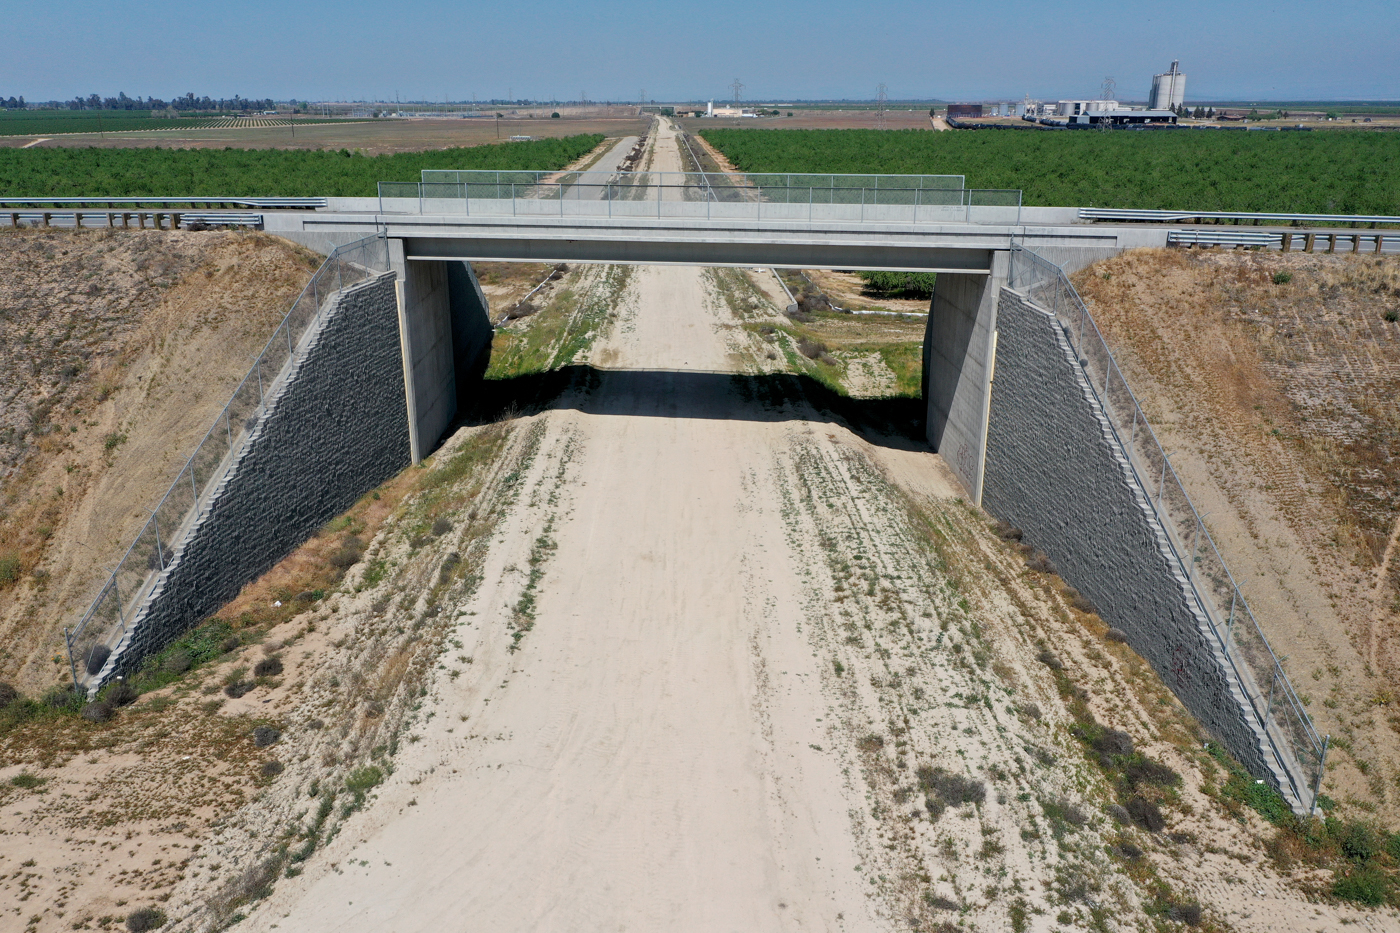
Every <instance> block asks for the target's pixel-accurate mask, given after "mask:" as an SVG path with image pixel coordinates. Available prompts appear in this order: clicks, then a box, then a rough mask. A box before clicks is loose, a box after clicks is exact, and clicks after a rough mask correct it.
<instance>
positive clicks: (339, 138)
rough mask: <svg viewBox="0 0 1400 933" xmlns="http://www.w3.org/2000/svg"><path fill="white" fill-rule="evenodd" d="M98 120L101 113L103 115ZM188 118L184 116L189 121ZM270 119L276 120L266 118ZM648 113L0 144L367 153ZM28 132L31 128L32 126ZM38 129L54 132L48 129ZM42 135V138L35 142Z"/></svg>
mask: <svg viewBox="0 0 1400 933" xmlns="http://www.w3.org/2000/svg"><path fill="white" fill-rule="evenodd" d="M102 119H103V122H104V125H105V122H106V120H107V117H106V116H105V115H104V116H103V118H102ZM193 122H194V121H190V123H191V124H193ZM270 122H271V123H275V124H277V123H281V121H278V120H271V121H270ZM648 123H649V120H648V119H644V118H639V117H637V116H635V115H634V116H621V115H616V114H592V113H588V114H583V115H579V116H569V115H568V114H567V112H566V115H565V116H564V117H563V118H561V119H558V120H551V119H522V118H510V117H508V118H506V119H503V120H501V126H500V130H499V136H498V135H497V128H496V125H495V121H494V120H417V119H405V120H387V119H381V120H331V121H327V122H315V121H309V122H305V121H302V120H300V119H298V120H297V121H296V122H295V124H294V125H285V124H283V125H272V126H251V127H248V126H243V127H211V128H204V129H201V128H197V127H195V126H193V125H186V124H184V123H181V124H180V125H178V126H176V127H175V128H172V129H165V130H161V131H159V132H149V131H135V130H131V131H126V132H114V131H113V130H112V129H111V128H110V127H108V128H107V130H106V132H105V133H104V134H101V135H99V134H98V133H97V132H95V130H96V127H95V126H94V127H93V130H94V132H91V133H76V134H70V135H64V136H54V137H52V138H45V137H44V136H43V135H42V134H39V135H27V136H7V135H4V134H0V149H3V148H7V147H10V148H19V147H21V146H32V148H34V149H57V148H83V149H85V148H89V147H97V148H100V149H143V148H144V149H151V148H157V147H159V148H162V149H172V148H174V149H225V148H233V149H312V150H315V149H350V150H352V151H360V152H363V153H364V154H366V155H384V154H389V153H396V152H419V151H422V150H424V149H452V148H465V147H470V146H481V145H490V144H492V143H496V142H499V141H501V140H504V139H507V138H508V137H510V136H533V137H536V138H551V139H552V138H558V137H563V136H579V135H588V134H592V133H601V134H602V135H604V136H636V135H640V133H641V132H642V131H643V130H644V128H645V127H646V126H647V125H648ZM32 132H35V133H37V132H38V131H37V130H33V131H32ZM44 132H54V131H52V130H47V131H44ZM38 139H43V140H44V141H43V142H37V143H36V142H35V141H36V140H38Z"/></svg>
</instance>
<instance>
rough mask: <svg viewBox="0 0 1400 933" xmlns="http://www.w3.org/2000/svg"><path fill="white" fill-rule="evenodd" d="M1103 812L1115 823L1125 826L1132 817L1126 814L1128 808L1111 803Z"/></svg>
mask: <svg viewBox="0 0 1400 933" xmlns="http://www.w3.org/2000/svg"><path fill="white" fill-rule="evenodd" d="M1104 811H1105V812H1106V813H1107V814H1108V815H1109V816H1111V817H1113V821H1114V822H1115V823H1122V824H1123V825H1124V826H1126V825H1128V824H1129V823H1131V822H1132V821H1133V818H1132V816H1131V815H1130V814H1129V813H1128V808H1127V807H1125V806H1123V805H1122V804H1118V803H1111V804H1109V805H1108V806H1107V807H1104Z"/></svg>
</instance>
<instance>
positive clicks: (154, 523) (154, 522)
mask: <svg viewBox="0 0 1400 933" xmlns="http://www.w3.org/2000/svg"><path fill="white" fill-rule="evenodd" d="M156 508H157V509H159V508H160V506H156ZM151 527H152V528H154V529H155V530H156V562H157V563H159V564H160V569H161V570H164V569H165V546H164V545H163V544H161V543H160V521H159V519H157V518H156V513H155V512H152V513H151Z"/></svg>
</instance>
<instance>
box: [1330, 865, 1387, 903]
mask: <svg viewBox="0 0 1400 933" xmlns="http://www.w3.org/2000/svg"><path fill="white" fill-rule="evenodd" d="M1389 889H1390V879H1388V878H1387V877H1386V876H1385V873H1384V872H1382V871H1381V870H1380V869H1378V868H1369V867H1368V868H1357V869H1354V870H1352V871H1350V872H1348V873H1347V874H1345V875H1342V876H1340V877H1338V878H1337V879H1336V880H1335V881H1333V882H1332V894H1333V895H1334V896H1335V897H1339V898H1341V899H1342V900H1344V901H1355V902H1356V903H1358V904H1365V905H1367V906H1368V907H1377V906H1379V905H1381V904H1383V903H1385V898H1386V894H1387V893H1388V891H1389Z"/></svg>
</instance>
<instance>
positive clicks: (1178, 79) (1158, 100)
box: [1147, 62, 1186, 110]
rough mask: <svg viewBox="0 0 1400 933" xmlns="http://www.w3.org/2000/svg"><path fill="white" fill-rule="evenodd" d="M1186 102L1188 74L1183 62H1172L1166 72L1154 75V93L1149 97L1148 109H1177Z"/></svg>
mask: <svg viewBox="0 0 1400 933" xmlns="http://www.w3.org/2000/svg"><path fill="white" fill-rule="evenodd" d="M1185 102H1186V75H1184V74H1182V73H1181V63H1180V62H1172V66H1171V68H1169V69H1168V70H1167V71H1166V72H1165V73H1163V74H1159V75H1153V76H1152V93H1151V94H1149V95H1148V97H1147V109H1148V110H1175V109H1176V108H1177V107H1180V106H1181V105H1182V104H1183V103H1185Z"/></svg>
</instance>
